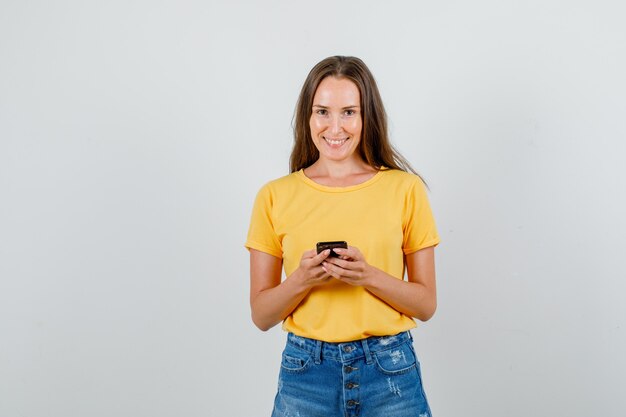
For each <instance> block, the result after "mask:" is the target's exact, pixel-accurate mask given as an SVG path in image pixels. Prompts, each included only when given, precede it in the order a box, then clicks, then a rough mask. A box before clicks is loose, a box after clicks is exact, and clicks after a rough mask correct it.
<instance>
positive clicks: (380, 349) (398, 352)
mask: <svg viewBox="0 0 626 417" xmlns="http://www.w3.org/2000/svg"><path fill="white" fill-rule="evenodd" d="M314 416H315V417H318V416H319V417H337V416H343V417H431V413H430V408H429V407H428V401H427V400H426V395H425V394H424V389H423V388H422V377H421V373H420V365H419V361H418V360H417V356H416V355H415V350H414V349H413V338H412V337H411V333H410V332H408V331H407V332H403V333H399V334H397V335H394V336H382V337H370V338H367V339H363V340H356V341H352V342H345V343H327V342H322V341H319V340H315V339H308V338H305V337H300V336H296V335H294V334H293V333H289V334H288V335H287V345H286V346H285V350H284V351H283V355H282V363H281V369H280V376H279V379H278V393H277V394H276V399H275V401H274V410H273V412H272V417H314Z"/></svg>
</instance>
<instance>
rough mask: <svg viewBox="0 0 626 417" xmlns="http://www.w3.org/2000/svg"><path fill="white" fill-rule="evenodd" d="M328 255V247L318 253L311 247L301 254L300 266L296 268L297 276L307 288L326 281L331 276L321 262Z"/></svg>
mask: <svg viewBox="0 0 626 417" xmlns="http://www.w3.org/2000/svg"><path fill="white" fill-rule="evenodd" d="M328 255H330V249H326V250H324V251H322V252H320V253H319V254H318V253H317V252H316V251H315V250H314V249H312V250H308V251H306V252H304V253H303V254H302V258H300V266H299V267H298V269H297V277H298V280H299V281H300V283H301V284H302V285H304V286H305V287H307V288H313V287H316V286H318V285H321V284H324V283H326V282H327V281H328V280H330V279H331V278H332V276H331V275H330V274H328V273H327V272H326V271H325V270H324V267H323V266H322V262H324V260H325V259H326V258H328Z"/></svg>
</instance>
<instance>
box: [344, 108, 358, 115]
mask: <svg viewBox="0 0 626 417" xmlns="http://www.w3.org/2000/svg"><path fill="white" fill-rule="evenodd" d="M355 113H356V112H355V111H354V110H352V109H348V110H346V111H345V114H346V116H354V114H355Z"/></svg>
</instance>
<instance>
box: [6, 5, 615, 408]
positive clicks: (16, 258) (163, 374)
mask: <svg viewBox="0 0 626 417" xmlns="http://www.w3.org/2000/svg"><path fill="white" fill-rule="evenodd" d="M383 3H384V4H383ZM625 12H626V6H624V5H623V3H622V2H619V1H565V0H558V1H557V0H551V1H550V0H548V1H546V0H543V1H534V0H532V1H511V0H507V1H502V0H493V1H486V0H479V1H472V2H467V1H437V2H433V1H428V2H426V1H415V2H412V1H405V2H401V1H389V2H381V1H360V2H325V1H320V2H301V1H259V2H252V1H251V2H236V1H232V2H227V1H219V2H215V1H213V2H211V1H184V0H178V1H154V0H153V1H148V0H141V1H132V0H124V1H119V0H114V1H106V2H104V1H43V0H33V1H17V0H15V1H11V0H2V1H0V60H1V61H0V199H1V201H0V416H2V417H44V416H55V417H56V416H58V417H85V416H89V417H100V416H103V417H104V416H107V417H108V416H129V417H130V416H150V417H160V416H242V417H248V416H268V415H269V412H270V409H271V404H272V401H273V397H274V393H275V390H276V382H277V374H278V367H279V359H280V351H281V349H282V347H283V343H284V333H283V332H282V331H281V330H280V329H279V328H274V329H272V330H271V331H269V332H267V333H262V332H260V331H258V330H257V329H256V328H255V327H254V326H253V324H252V323H251V321H250V312H249V305H248V254H247V252H246V250H245V249H244V247H243V243H244V240H245V236H246V232H247V227H248V221H249V216H250V210H251V205H252V201H253V198H254V196H255V193H256V191H257V190H258V188H259V187H260V186H261V185H262V184H263V183H265V182H267V181H269V180H271V179H273V178H276V177H279V176H282V175H285V174H287V171H288V157H289V152H290V150H291V141H292V137H291V121H292V116H293V110H294V106H295V102H296V99H297V95H298V93H299V89H300V87H301V85H302V82H303V81H304V78H305V77H306V74H307V73H308V71H309V70H310V68H311V67H312V66H313V65H314V64H315V63H317V62H318V61H320V60H321V59H323V58H325V57H327V56H330V55H335V54H344V55H355V56H358V57H361V58H362V59H363V60H364V61H365V62H366V63H367V64H368V66H369V67H370V69H371V70H372V72H373V73H374V75H375V76H376V78H377V80H378V82H379V87H380V90H381V93H382V96H383V100H384V102H385V104H386V107H387V111H388V114H389V117H390V123H391V135H392V139H393V142H394V143H395V145H396V146H397V147H398V148H399V149H400V151H401V152H402V153H403V154H404V155H405V156H406V157H407V158H408V159H409V160H410V161H411V162H412V163H413V164H414V166H415V167H417V169H418V171H420V173H421V174H422V175H423V176H424V177H425V178H426V180H427V181H428V183H429V185H430V188H431V194H430V198H431V202H432V205H433V208H434V211H435V214H436V218H437V223H438V227H439V230H440V233H441V235H442V243H441V245H440V246H439V247H438V249H437V268H438V285H439V287H438V289H439V309H438V312H437V314H436V315H435V317H434V318H433V319H432V320H431V321H429V322H428V323H426V324H424V325H421V326H420V327H419V328H418V329H417V330H415V331H414V336H415V338H416V348H417V351H418V354H419V356H420V359H421V362H422V366H423V368H422V370H423V376H424V380H425V385H426V390H427V394H428V396H429V400H430V403H431V406H432V409H433V413H434V415H435V417H456V416H476V417H486V416H489V417H503V416H507V417H517V416H519V417H522V416H523V417H526V416H529V415H532V416H533V417H536V416H569V417H583V416H604V417H611V416H615V417H617V416H622V415H623V413H624V410H625V409H626V396H624V395H623V394H624V382H623V381H624V377H623V376H624V374H625V373H626V358H625V355H624V352H625V351H626V336H625V334H624V325H625V318H626V302H625V301H624V299H625V296H624V293H625V292H626V281H625V279H626V268H625V267H624V250H625V249H626V224H625V220H624V213H626V199H625V195H624V194H625V193H624V188H625V187H624V182H625V181H624V180H626V168H625V167H624V166H625V164H624V159H625V158H626V146H625V145H624V141H625V139H626V117H625V116H626V82H625V76H624V74H626V53H625V51H626V47H625V45H626V25H625V24H624V21H625V16H626V13H625Z"/></svg>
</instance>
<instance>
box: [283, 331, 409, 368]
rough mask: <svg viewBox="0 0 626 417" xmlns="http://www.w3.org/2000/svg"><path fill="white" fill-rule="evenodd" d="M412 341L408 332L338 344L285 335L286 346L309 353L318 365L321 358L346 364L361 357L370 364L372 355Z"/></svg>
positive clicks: (290, 334)
mask: <svg viewBox="0 0 626 417" xmlns="http://www.w3.org/2000/svg"><path fill="white" fill-rule="evenodd" d="M412 340H413V337H412V336H411V332H409V331H408V330H407V331H405V332H401V333H398V334H395V335H391V336H371V337H368V338H366V339H360V340H353V341H349V342H340V343H332V342H324V341H321V340H316V339H310V338H308V337H303V336H297V335H295V334H293V333H291V332H290V333H289V334H288V335H287V343H288V344H290V345H292V346H294V347H297V348H299V349H303V350H305V351H307V352H310V353H311V354H312V355H313V357H314V358H315V362H316V363H320V362H321V360H322V358H325V359H332V360H336V361H340V362H344V363H346V362H351V361H353V360H356V359H360V358H362V357H365V359H366V361H367V362H368V363H370V362H371V361H372V356H371V354H372V353H375V352H378V351H382V350H387V349H392V348H394V347H396V346H399V345H401V344H403V343H405V342H407V341H412Z"/></svg>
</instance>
